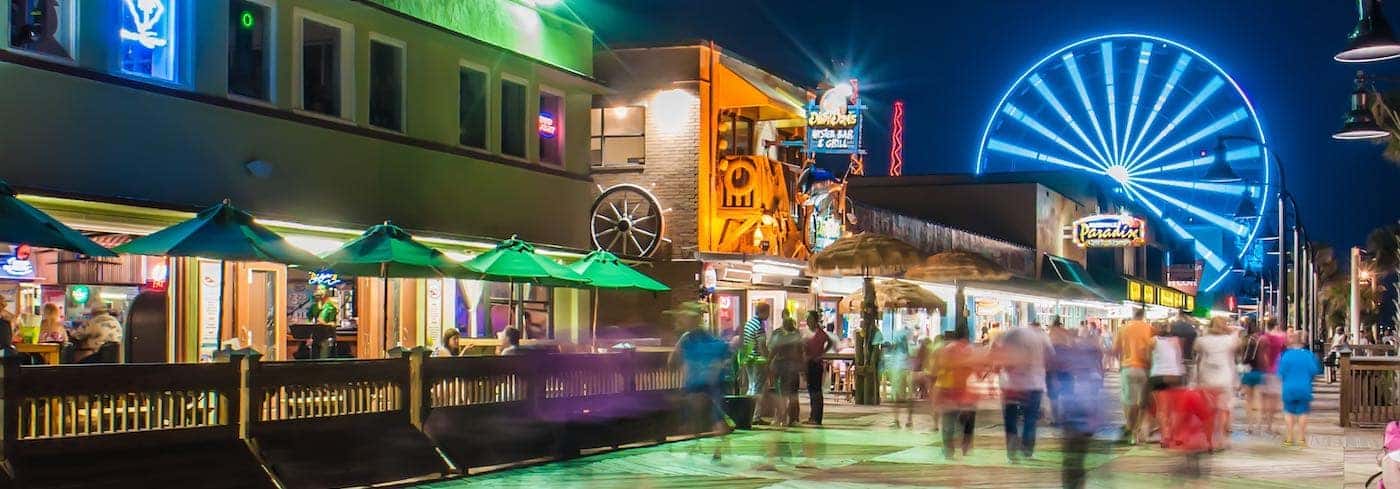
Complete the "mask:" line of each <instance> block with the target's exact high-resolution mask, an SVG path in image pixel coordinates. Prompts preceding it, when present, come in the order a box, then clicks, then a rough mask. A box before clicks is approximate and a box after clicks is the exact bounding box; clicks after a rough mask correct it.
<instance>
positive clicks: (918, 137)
mask: <svg viewBox="0 0 1400 489" xmlns="http://www.w3.org/2000/svg"><path fill="white" fill-rule="evenodd" d="M566 1H567V5H568V7H569V8H571V9H573V10H574V11H575V12H576V13H577V14H578V15H579V16H580V17H582V18H583V19H584V21H585V22H587V23H588V24H589V25H590V26H591V27H593V29H594V30H595V31H596V32H597V35H598V38H599V41H600V42H601V43H603V44H604V45H610V44H627V45H636V44H647V43H664V42H670V41H677V40H685V39H710V40H714V41H715V42H717V43H719V44H720V45H721V46H722V47H725V48H726V49H728V50H729V51H732V52H735V53H737V54H739V55H740V56H742V57H744V58H746V59H748V60H751V61H753V62H754V63H756V64H758V65H760V66H761V67H764V68H765V69H768V70H769V71H772V72H774V73H775V74H778V75H781V76H783V77H786V78H788V79H790V80H793V81H795V82H797V83H799V84H802V85H804V86H808V87H812V86H815V85H816V83H817V81H818V80H820V79H822V78H823V77H824V76H826V75H825V74H824V70H829V69H830V68H829V67H831V66H832V65H833V60H837V61H844V62H845V63H846V64H848V65H849V66H850V68H852V69H853V70H855V71H856V73H857V75H858V76H859V78H860V79H861V83H862V95H863V96H864V99H865V103H866V104H867V105H869V106H870V107H871V109H872V115H871V119H869V122H870V123H872V124H870V125H868V126H867V127H870V128H872V130H870V132H869V133H868V134H867V137H866V146H867V148H868V149H869V151H870V154H871V156H870V157H869V159H868V162H869V165H870V167H871V173H872V174H880V173H882V172H883V171H884V167H885V165H886V160H887V159H888V157H887V155H888V145H889V142H888V139H889V135H888V127H887V126H888V125H889V110H890V104H891V103H892V102H893V101H894V100H895V99H902V100H904V101H905V103H906V108H907V116H906V128H907V129H906V130H907V136H906V143H905V146H906V149H905V174H917V173H946V172H971V171H972V169H973V163H974V159H975V157H976V152H977V145H978V143H979V138H980V137H981V131H982V128H983V126H984V125H985V124H986V121H987V119H988V117H989V115H990V113H991V112H992V111H993V110H994V109H995V105H996V102H997V100H998V99H999V98H1000V97H1001V94H1002V93H1003V92H1004V91H1005V90H1006V89H1007V88H1009V85H1010V84H1011V83H1012V82H1013V81H1014V80H1015V79H1016V77H1017V76H1019V75H1020V74H1021V73H1022V72H1023V71H1024V70H1026V69H1027V68H1029V67H1030V66H1031V65H1032V64H1033V63H1034V62H1035V61H1037V60H1039V59H1040V58H1042V57H1043V56H1045V55H1046V54H1049V53H1050V52H1053V51H1054V50H1056V49H1058V48H1060V47H1061V46H1064V45H1067V44H1070V43H1072V42H1074V41H1077V40H1080V39H1083V38H1086V37H1090V36H1094V35H1100V34H1109V33H1129V32H1132V33H1144V34H1153V35H1157V36H1161V37H1165V38H1168V39H1173V40H1176V41H1178V42H1181V43H1182V44H1185V45H1187V46H1190V47H1193V48H1195V49H1196V50H1198V51H1200V52H1201V53H1202V54H1204V55H1206V56H1208V57H1210V58H1212V59H1213V60H1214V61H1216V62H1217V63H1219V64H1220V65H1221V66H1222V67H1223V68H1224V69H1225V70H1226V72H1228V73H1229V74H1230V75H1231V76H1232V77H1234V78H1235V80H1236V81H1238V82H1239V84H1240V86H1241V87H1242V88H1243V89H1244V91H1245V93H1246V94H1247V95H1248V96H1249V97H1250V98H1251V100H1252V101H1253V103H1254V106H1255V107H1256V109H1257V110H1258V112H1259V116H1260V118H1261V120H1262V122H1263V125H1264V131H1265V134H1266V135H1267V137H1268V138H1269V139H1270V143H1271V146H1272V147H1273V148H1274V150H1275V151H1276V152H1277V153H1278V155H1279V156H1280V160H1281V161H1282V162H1283V164H1284V165H1285V167H1286V171H1287V178H1288V188H1289V190H1290V191H1292V193H1293V194H1294V195H1295V196H1296V198H1297V200H1298V203H1299V205H1300V206H1301V207H1302V215H1303V221H1304V224H1305V226H1306V227H1307V228H1308V230H1309V233H1310V234H1311V235H1312V238H1313V240H1315V241H1324V242H1329V243H1332V244H1335V245H1337V246H1338V247H1339V248H1341V247H1345V246H1350V245H1353V244H1362V243H1364V241H1365V237H1366V233H1367V232H1368V231H1369V230H1370V229H1372V228H1374V227H1376V226H1378V225H1381V224H1384V223H1386V222H1389V221H1393V220H1395V219H1397V218H1400V191H1397V186H1398V185H1400V166H1397V165H1396V164H1393V163H1389V162H1387V161H1385V160H1384V159H1383V158H1381V156H1380V154H1381V149H1382V148H1381V146H1376V145H1372V144H1370V143H1365V142H1350V143H1348V142H1338V141H1333V140H1332V139H1330V137H1329V136H1330V134H1331V133H1332V131H1334V130H1335V129H1336V128H1337V127H1338V126H1339V125H1340V123H1341V116H1342V114H1343V112H1344V110H1345V108H1346V105H1347V96H1348V94H1349V93H1350V92H1351V89H1352V78H1353V76H1354V74H1355V71H1356V69H1357V68H1358V67H1357V66H1349V65H1343V64H1341V63H1337V62H1335V61H1333V60H1332V55H1333V54H1335V52H1336V51H1337V50H1339V49H1340V48H1341V47H1342V46H1343V45H1344V44H1345V40H1346V35H1347V33H1348V32H1350V30H1351V29H1352V27H1353V26H1354V25H1355V16H1356V14H1355V10H1354V4H1353V2H1350V1H1344V0H1326V1H1323V0H1155V1H1154V0H1135V1H1125V0H1040V1H1029V0H1010V1H1008V0H998V1H992V0H976V1H972V0H937V1H914V2H910V1H892V0H860V1H835V0H768V1H757V0H699V1H697V0H684V1H682V0H566ZM1388 13H1389V14H1390V15H1389V18H1390V19H1392V22H1400V5H1392V6H1390V8H1389V9H1388ZM1363 66H1364V67H1365V69H1366V70H1368V71H1369V72H1371V73H1373V74H1379V75H1393V76H1400V62H1387V63H1379V64H1370V65H1363ZM1382 88H1385V87H1384V86H1383V87H1382ZM1396 88H1400V86H1396ZM1342 256H1345V255H1344V254H1343V255H1342Z"/></svg>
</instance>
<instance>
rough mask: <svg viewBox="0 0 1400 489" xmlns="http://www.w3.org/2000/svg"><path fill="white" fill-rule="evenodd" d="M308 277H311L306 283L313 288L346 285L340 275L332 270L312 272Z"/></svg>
mask: <svg viewBox="0 0 1400 489" xmlns="http://www.w3.org/2000/svg"><path fill="white" fill-rule="evenodd" d="M308 275H309V277H308V278H307V279H306V283H307V284H309V285H311V286H313V287H315V286H321V287H337V286H339V285H340V284H343V283H345V280H343V279H341V278H340V275H339V274H336V273H335V272H332V271H330V270H320V271H316V272H310V273H309V274H308Z"/></svg>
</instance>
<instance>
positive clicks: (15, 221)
mask: <svg viewBox="0 0 1400 489" xmlns="http://www.w3.org/2000/svg"><path fill="white" fill-rule="evenodd" d="M0 242H6V243H17V244H18V243H23V244H27V245H30V246H39V247H44V248H59V249H64V250H68V251H73V252H77V253H82V254H84V255H88V256H104V257H113V256H117V254H116V253H113V252H112V250H108V249H107V248H103V247H102V245H99V244H97V243H94V242H93V241H92V240H91V239H88V238H87V236H83V234H82V233H80V232H77V231H75V230H73V228H70V227H68V226H65V225H63V223H61V222H58V220H57V219H54V218H53V217H50V216H49V215H48V214H45V213H44V212H43V211H40V210H39V209H35V208H34V206H32V205H29V204H28V203H26V202H24V201H22V200H19V197H17V196H16V195H15V191H14V189H11V188H10V186H9V184H6V183H5V181H4V180H0Z"/></svg>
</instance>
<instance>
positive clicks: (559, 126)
mask: <svg viewBox="0 0 1400 489" xmlns="http://www.w3.org/2000/svg"><path fill="white" fill-rule="evenodd" d="M542 95H553V96H555V97H558V98H559V110H558V111H557V112H558V113H557V114H554V129H555V133H554V144H555V145H557V146H558V151H559V162H558V163H551V162H548V161H544V157H543V155H542V154H541V153H542V151H541V149H540V148H539V147H538V146H537V147H536V148H535V162H536V163H539V164H541V165H545V166H548V167H551V168H565V167H568V166H569V159H568V158H567V155H566V154H565V149H566V148H565V145H564V138H565V137H567V136H568V134H567V133H568V131H569V127H568V126H569V124H568V123H567V122H565V117H566V116H567V115H568V112H569V109H568V106H569V98H568V97H567V96H565V94H564V91H563V90H560V89H557V88H554V87H551V86H549V85H544V84H541V85H540V87H539V89H538V90H536V91H535V104H536V107H535V124H534V126H533V127H534V128H535V130H534V131H533V133H534V135H535V140H536V141H538V140H540V129H539V113H540V112H541V111H543V110H544V109H542V108H540V107H539V106H538V105H539V100H540V96H542Z"/></svg>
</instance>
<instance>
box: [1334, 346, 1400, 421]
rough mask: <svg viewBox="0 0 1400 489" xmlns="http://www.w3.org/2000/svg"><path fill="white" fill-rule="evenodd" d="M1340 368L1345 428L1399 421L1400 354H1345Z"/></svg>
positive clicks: (1342, 418) (1342, 412) (1342, 356)
mask: <svg viewBox="0 0 1400 489" xmlns="http://www.w3.org/2000/svg"><path fill="white" fill-rule="evenodd" d="M1338 370H1339V371H1340V375H1341V381H1342V393H1341V425H1342V427H1379V426H1384V425H1385V424H1386V423H1389V422H1391V421H1396V420H1400V382H1397V378H1400V357H1395V356H1352V355H1351V354H1350V353H1343V354H1341V355H1340V357H1339V359H1338Z"/></svg>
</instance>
